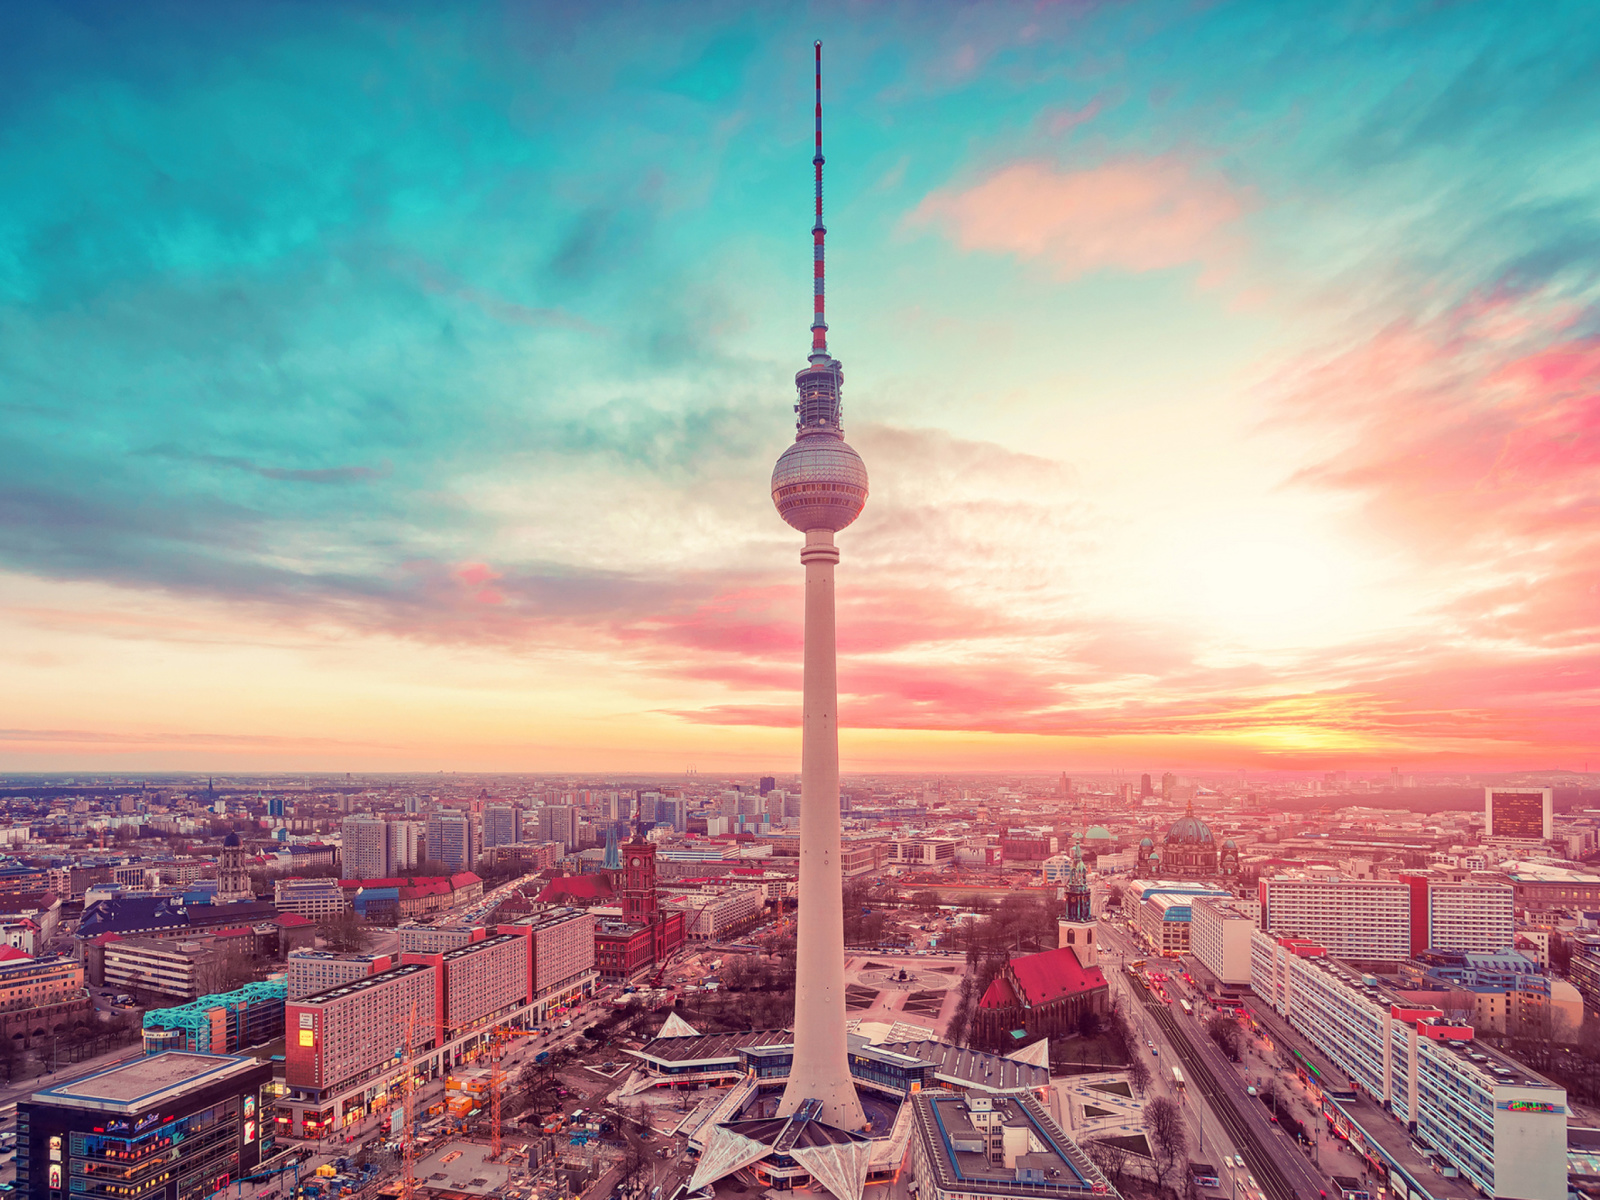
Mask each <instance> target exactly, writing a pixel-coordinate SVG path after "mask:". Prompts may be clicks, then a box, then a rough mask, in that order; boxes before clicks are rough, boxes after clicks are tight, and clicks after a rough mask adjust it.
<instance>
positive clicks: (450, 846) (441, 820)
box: [427, 808, 482, 871]
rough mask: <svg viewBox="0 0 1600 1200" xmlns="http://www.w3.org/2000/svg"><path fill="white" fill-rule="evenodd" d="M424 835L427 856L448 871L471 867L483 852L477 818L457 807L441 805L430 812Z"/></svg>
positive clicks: (467, 869)
mask: <svg viewBox="0 0 1600 1200" xmlns="http://www.w3.org/2000/svg"><path fill="white" fill-rule="evenodd" d="M427 839H428V857H429V858H431V859H433V860H434V861H435V862H437V863H441V864H443V865H444V866H445V867H447V868H449V869H450V870H451V871H469V870H471V869H472V865H473V864H474V863H476V862H477V861H478V856H479V854H480V853H482V850H481V841H480V839H481V834H480V831H479V829H478V822H477V821H476V819H475V818H474V817H473V815H472V814H471V813H469V812H463V811H461V810H460V809H455V808H449V809H444V810H442V811H440V812H436V813H434V814H433V815H432V816H430V817H429V818H428V825H427Z"/></svg>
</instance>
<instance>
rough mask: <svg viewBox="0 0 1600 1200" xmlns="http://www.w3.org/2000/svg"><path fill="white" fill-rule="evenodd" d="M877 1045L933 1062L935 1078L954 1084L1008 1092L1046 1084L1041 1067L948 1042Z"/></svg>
mask: <svg viewBox="0 0 1600 1200" xmlns="http://www.w3.org/2000/svg"><path fill="white" fill-rule="evenodd" d="M881 1048H882V1049H886V1050H893V1051H896V1052H898V1053H900V1054H907V1055H911V1056H912V1057H913V1058H919V1059H922V1060H923V1061H924V1062H931V1063H933V1065H934V1075H935V1077H936V1078H937V1079H939V1080H940V1081H942V1082H949V1083H952V1084H955V1085H956V1086H958V1087H978V1088H983V1089H986V1090H988V1091H995V1092H1012V1091H1021V1090H1023V1089H1026V1088H1036V1087H1049V1086H1050V1072H1049V1071H1048V1070H1047V1069H1046V1068H1044V1067H1036V1066H1033V1065H1032V1064H1030V1063H1022V1062H1017V1061H1016V1060H1015V1059H1010V1058H1004V1057H1002V1056H1001V1055H998V1054H984V1053H982V1052H981V1051H978V1050H965V1049H962V1048H961V1047H960V1046H953V1045H951V1044H950V1043H949V1042H935V1041H921V1042H893V1043H891V1044H889V1045H888V1046H884V1047H881Z"/></svg>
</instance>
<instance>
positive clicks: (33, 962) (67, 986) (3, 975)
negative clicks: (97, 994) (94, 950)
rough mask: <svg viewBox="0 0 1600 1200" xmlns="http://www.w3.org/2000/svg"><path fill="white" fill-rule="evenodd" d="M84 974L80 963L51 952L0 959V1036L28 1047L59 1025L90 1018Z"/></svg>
mask: <svg viewBox="0 0 1600 1200" xmlns="http://www.w3.org/2000/svg"><path fill="white" fill-rule="evenodd" d="M84 974H85V970H84V965H83V964H82V963H80V962H77V961H75V960H74V959H71V958H57V957H55V956H54V955H51V956H48V957H45V958H21V959H11V960H8V961H5V962H0V1037H5V1038H9V1039H11V1042H12V1044H13V1045H14V1046H18V1047H28V1046H32V1045H33V1041H34V1038H36V1037H38V1038H42V1037H44V1036H45V1035H46V1034H47V1033H49V1032H51V1031H53V1030H55V1029H57V1028H59V1027H60V1026H63V1025H66V1026H69V1027H70V1026H71V1025H73V1024H75V1023H77V1022H78V1021H85V1022H92V1021H93V1020H94V1005H93V1002H92V1001H91V1000H90V999H89V994H88V993H87V992H86V991H85V990H84Z"/></svg>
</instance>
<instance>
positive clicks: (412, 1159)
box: [400, 1000, 417, 1200]
mask: <svg viewBox="0 0 1600 1200" xmlns="http://www.w3.org/2000/svg"><path fill="white" fill-rule="evenodd" d="M416 1024H417V1002H416V1001H415V1000H413V1001H412V1002H411V1015H410V1016H409V1017H408V1018H406V1050H405V1058H404V1060H403V1065H404V1067H405V1072H406V1079H405V1083H404V1084H403V1085H402V1086H404V1088H405V1092H404V1093H403V1094H404V1097H405V1099H404V1109H405V1118H404V1119H405V1123H406V1127H405V1129H403V1130H402V1131H401V1133H400V1162H401V1167H400V1200H411V1193H412V1191H413V1189H415V1188H416V1186H417V1150H416V1146H415V1141H416V1136H417V1071H416V1067H415V1066H414V1065H413V1064H412V1062H411V1047H412V1046H413V1045H414V1044H415V1037H416Z"/></svg>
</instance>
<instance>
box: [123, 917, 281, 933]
mask: <svg viewBox="0 0 1600 1200" xmlns="http://www.w3.org/2000/svg"><path fill="white" fill-rule="evenodd" d="M275 920H276V921H277V922H278V924H279V925H281V926H283V928H285V929H298V928H300V926H302V925H309V924H311V918H310V917H302V916H301V915H300V914H299V913H279V914H278V915H277V917H276V918H275ZM105 936H107V937H116V936H117V935H116V934H114V933H108V934H106V935H105Z"/></svg>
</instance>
